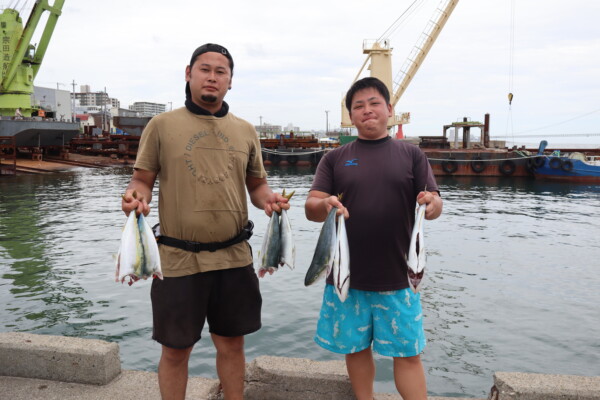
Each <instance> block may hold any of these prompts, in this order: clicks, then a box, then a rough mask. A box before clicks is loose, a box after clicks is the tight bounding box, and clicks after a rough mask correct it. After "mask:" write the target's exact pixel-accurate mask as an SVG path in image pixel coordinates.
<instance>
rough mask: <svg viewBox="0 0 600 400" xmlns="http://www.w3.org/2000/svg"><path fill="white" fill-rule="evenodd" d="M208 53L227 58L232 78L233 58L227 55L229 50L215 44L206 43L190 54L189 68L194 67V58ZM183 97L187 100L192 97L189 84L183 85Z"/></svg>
mask: <svg viewBox="0 0 600 400" xmlns="http://www.w3.org/2000/svg"><path fill="white" fill-rule="evenodd" d="M208 52H213V53H219V54H223V55H224V56H225V57H227V59H228V60H229V69H231V75H232V76H233V57H231V53H229V50H227V49H226V48H225V47H223V46H221V45H219V44H215V43H206V44H203V45H202V46H200V47H198V48H197V49H196V50H194V52H193V53H192V58H191V59H190V67H191V66H192V65H194V61H196V57H198V56H199V55H200V54H204V53H208ZM185 95H186V98H188V99H189V98H190V97H191V96H192V94H191V92H190V83H189V82H187V83H186V85H185Z"/></svg>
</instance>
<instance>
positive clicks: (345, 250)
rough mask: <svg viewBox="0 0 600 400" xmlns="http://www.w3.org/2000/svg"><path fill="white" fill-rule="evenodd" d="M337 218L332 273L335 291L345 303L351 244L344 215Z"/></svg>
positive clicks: (348, 284)
mask: <svg viewBox="0 0 600 400" xmlns="http://www.w3.org/2000/svg"><path fill="white" fill-rule="evenodd" d="M337 220H338V227H337V240H336V244H335V255H334V257H333V271H332V273H333V286H334V288H335V292H336V293H337V295H338V297H339V298H340V301H341V302H342V303H343V302H344V301H346V298H347V297H348V290H349V289H350V246H349V245H348V235H347V234H346V220H345V218H344V215H343V214H342V215H339V216H338V218H337Z"/></svg>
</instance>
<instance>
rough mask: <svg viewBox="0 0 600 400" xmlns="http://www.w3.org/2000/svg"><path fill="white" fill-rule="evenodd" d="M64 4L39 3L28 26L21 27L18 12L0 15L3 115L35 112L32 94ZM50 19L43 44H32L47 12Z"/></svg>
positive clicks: (38, 0) (0, 104) (42, 0)
mask: <svg viewBox="0 0 600 400" xmlns="http://www.w3.org/2000/svg"><path fill="white" fill-rule="evenodd" d="M64 2H65V0H55V1H54V2H53V5H50V4H49V1H48V0H36V2H35V4H34V6H33V9H32V10H31V14H30V15H29V19H28V20H27V24H26V25H25V27H24V28H23V27H22V21H21V17H20V16H19V13H18V11H16V10H15V9H5V10H4V12H3V13H2V14H0V21H1V23H2V26H3V28H4V29H3V36H2V41H3V46H2V49H1V51H0V54H1V55H2V78H1V80H0V114H2V115H14V112H15V110H16V109H17V108H19V109H21V111H22V112H23V114H24V115H26V116H29V115H31V112H32V111H33V107H32V105H31V93H33V80H34V79H35V77H36V76H37V73H38V71H39V69H40V65H41V64H42V60H43V58H44V55H45V54H46V50H47V49H48V44H49V42H50V38H51V37H52V33H53V32H54V28H55V27H56V22H57V20H58V17H59V16H60V14H61V10H62V7H63V5H64ZM46 11H48V12H49V13H50V15H49V16H48V19H47V21H46V25H45V27H44V31H43V32H42V35H41V37H40V43H39V45H38V46H37V48H36V46H35V45H33V44H32V43H31V39H32V38H33V34H34V33H35V30H36V28H37V26H38V24H39V23H40V19H41V17H42V15H43V13H44V12H46Z"/></svg>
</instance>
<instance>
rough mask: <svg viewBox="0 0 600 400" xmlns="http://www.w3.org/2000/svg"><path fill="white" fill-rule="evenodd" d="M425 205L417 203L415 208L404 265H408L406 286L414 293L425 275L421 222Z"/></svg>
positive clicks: (423, 217)
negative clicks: (413, 222)
mask: <svg viewBox="0 0 600 400" xmlns="http://www.w3.org/2000/svg"><path fill="white" fill-rule="evenodd" d="M426 207H427V205H426V204H419V203H417V205H416V207H415V224H414V226H413V231H412V236H411V238H410V246H409V248H408V255H407V259H406V264H407V265H408V284H409V286H410V288H411V289H412V291H413V292H414V293H417V292H418V291H419V289H420V288H421V283H422V281H423V276H424V275H425V263H426V258H427V257H426V255H425V240H424V235H423V222H424V219H425V208H426Z"/></svg>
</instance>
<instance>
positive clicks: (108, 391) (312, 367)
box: [0, 332, 600, 400]
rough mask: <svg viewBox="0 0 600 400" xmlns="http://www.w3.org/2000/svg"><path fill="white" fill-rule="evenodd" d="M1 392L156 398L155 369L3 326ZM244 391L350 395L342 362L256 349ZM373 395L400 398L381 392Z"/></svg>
mask: <svg viewBox="0 0 600 400" xmlns="http://www.w3.org/2000/svg"><path fill="white" fill-rule="evenodd" d="M490 386H491V389H490V393H489V396H488V400H559V399H560V400H566V399H577V400H600V377H589V376H572V375H543V374H531V373H515V372H497V373H495V374H494V377H493V383H492V382H490ZM0 398H1V399H11V400H25V399H27V400H36V399H45V400H54V399H56V400H59V399H60V400H71V399H73V400H75V399H86V400H117V399H118V400H129V399H131V400H134V399H135V400H137V399H140V398H142V399H147V400H153V399H156V400H160V393H159V389H158V379H157V376H156V373H154V372H143V371H128V370H122V369H121V361H120V357H119V346H118V344H116V343H109V342H105V341H102V340H94V339H81V338H72V337H62V336H48V335H34V334H28V333H14V332H5V333H0ZM186 398H187V399H194V400H199V399H201V400H220V399H222V395H221V394H220V392H219V381H218V380H216V379H209V378H202V377H190V380H189V382H188V389H187V396H186ZM245 398H246V399H247V400H321V399H322V400H351V399H354V395H353V394H352V388H351V386H350V381H349V379H348V376H347V373H346V368H345V365H344V363H343V362H342V361H326V362H317V361H312V360H307V359H302V358H286V357H271V356H261V357H258V358H256V359H254V360H253V361H252V362H250V363H248V365H247V367H246V385H245ZM375 399H376V400H401V399H402V398H401V397H400V396H399V395H398V394H385V393H380V394H376V396H375ZM429 400H456V398H453V399H450V398H443V397H430V398H429ZM469 400H484V399H469Z"/></svg>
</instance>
